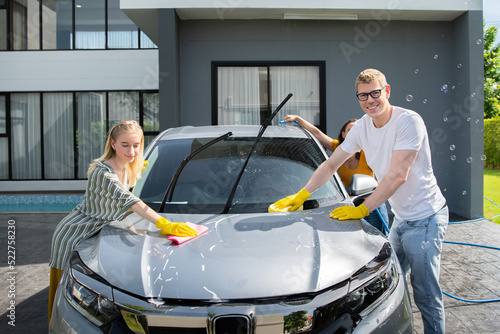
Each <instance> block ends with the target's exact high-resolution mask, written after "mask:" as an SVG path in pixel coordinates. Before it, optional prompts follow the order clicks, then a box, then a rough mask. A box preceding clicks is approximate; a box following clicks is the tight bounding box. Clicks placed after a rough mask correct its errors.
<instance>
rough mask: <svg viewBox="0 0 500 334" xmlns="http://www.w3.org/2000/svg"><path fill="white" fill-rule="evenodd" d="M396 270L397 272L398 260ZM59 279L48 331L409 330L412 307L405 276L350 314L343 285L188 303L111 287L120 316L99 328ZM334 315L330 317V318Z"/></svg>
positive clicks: (256, 333) (267, 333)
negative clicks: (363, 311)
mask: <svg viewBox="0 0 500 334" xmlns="http://www.w3.org/2000/svg"><path fill="white" fill-rule="evenodd" d="M398 270H399V272H400V273H401V271H400V269H399V265H398ZM65 281H66V280H64V279H63V280H62V283H61V285H60V287H59V289H58V291H57V294H56V301H55V307H54V310H53V315H52V319H51V323H50V333H89V334H92V333H139V334H141V333H143V334H155V333H163V332H167V331H168V332H170V331H172V332H174V333H185V334H201V333H209V334H218V333H225V332H231V333H241V334H247V333H248V334H271V333H280V334H281V333H299V332H300V333H325V334H326V333H359V334H361V333H363V334H366V333H408V334H411V333H413V319H412V309H411V304H410V299H409V294H408V291H407V288H406V285H405V282H404V275H402V274H400V275H398V282H397V285H396V287H395V289H394V290H393V291H392V292H391V293H390V294H388V295H387V296H386V297H385V298H384V300H383V301H382V302H381V303H380V304H378V305H377V307H376V308H374V309H373V310H371V311H370V313H368V314H367V315H365V316H363V317H362V319H361V320H355V319H353V318H352V317H351V316H350V315H349V314H347V313H346V312H343V310H342V308H340V301H341V300H342V298H343V297H344V296H345V295H346V293H347V284H344V285H339V286H336V287H335V288H333V289H331V290H328V291H324V292H322V293H320V294H317V295H315V296H309V297H308V296H307V295H304V296H298V297H297V298H296V299H292V300H291V299H290V298H288V297H287V298H286V299H282V300H278V299H273V300H258V301H253V302H251V301H241V302H237V303H236V302H224V301H220V302H212V303H202V302H198V303H197V302H192V301H175V302H172V303H170V304H167V302H168V301H163V300H151V299H150V300H148V301H146V300H141V299H138V298H135V297H133V296H131V295H129V294H126V293H123V292H121V291H117V290H115V291H114V301H115V304H116V306H117V307H118V309H119V310H120V313H121V317H119V318H118V319H116V320H115V321H113V322H112V323H110V324H107V325H106V326H104V327H102V328H99V327H97V326H95V325H94V324H93V323H91V322H90V321H88V320H87V319H86V318H85V317H83V316H82V315H81V314H80V313H79V312H77V311H76V310H75V309H74V308H73V306H72V305H71V304H70V303H69V302H68V300H67V299H66V298H65V296H64V293H63V292H64V290H65V289H64V284H65ZM333 318H334V319H335V320H334V321H331V319H333Z"/></svg>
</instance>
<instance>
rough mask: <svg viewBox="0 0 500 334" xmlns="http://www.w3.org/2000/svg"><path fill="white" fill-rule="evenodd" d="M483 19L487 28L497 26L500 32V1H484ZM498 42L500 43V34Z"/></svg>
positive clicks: (499, 34)
mask: <svg viewBox="0 0 500 334" xmlns="http://www.w3.org/2000/svg"><path fill="white" fill-rule="evenodd" d="M483 19H484V21H485V23H486V27H491V26H495V27H497V28H498V30H499V31H500V1H499V0H483ZM496 42H497V43H499V42H500V32H499V33H498V34H497V38H496Z"/></svg>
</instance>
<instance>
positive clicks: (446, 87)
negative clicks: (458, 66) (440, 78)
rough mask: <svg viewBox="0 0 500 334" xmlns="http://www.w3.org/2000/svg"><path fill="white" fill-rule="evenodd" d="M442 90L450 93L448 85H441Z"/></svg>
mask: <svg viewBox="0 0 500 334" xmlns="http://www.w3.org/2000/svg"><path fill="white" fill-rule="evenodd" d="M441 91H442V92H445V93H448V85H442V86H441Z"/></svg>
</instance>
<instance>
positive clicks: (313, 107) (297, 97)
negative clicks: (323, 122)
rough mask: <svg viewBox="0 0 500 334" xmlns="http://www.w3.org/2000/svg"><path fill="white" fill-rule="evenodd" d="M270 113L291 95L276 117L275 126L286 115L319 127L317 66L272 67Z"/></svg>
mask: <svg viewBox="0 0 500 334" xmlns="http://www.w3.org/2000/svg"><path fill="white" fill-rule="evenodd" d="M270 81H271V83H270V84H271V111H274V110H275V109H276V107H278V105H279V104H280V103H281V102H282V101H283V99H284V98H285V97H286V96H287V95H288V94H289V93H292V94H293V97H292V98H291V99H290V100H289V101H288V102H287V103H286V104H285V106H284V107H283V109H281V111H280V112H279V113H278V115H276V117H275V118H274V121H273V123H274V124H277V123H278V122H279V121H281V120H282V119H283V118H284V117H285V116H286V115H287V114H293V115H299V116H300V117H302V118H304V119H305V120H306V121H308V122H310V123H312V124H315V125H319V98H320V96H319V68H318V67H317V66H272V67H271V68H270Z"/></svg>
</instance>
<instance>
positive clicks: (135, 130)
mask: <svg viewBox="0 0 500 334" xmlns="http://www.w3.org/2000/svg"><path fill="white" fill-rule="evenodd" d="M143 151H144V134H143V131H142V128H141V127H140V125H139V124H138V123H137V122H136V121H120V122H119V123H117V124H116V125H115V126H113V128H112V129H111V131H110V132H109V135H108V138H107V141H106V147H105V149H104V154H103V155H102V156H101V157H100V158H98V159H96V160H94V161H93V162H92V163H91V164H90V167H89V169H88V172H87V177H88V182H87V188H86V191H85V195H84V199H83V202H82V203H80V204H79V205H78V206H77V207H76V208H75V209H74V210H73V211H72V212H71V213H70V214H69V215H68V216H66V217H65V218H64V219H63V220H62V221H61V222H60V223H59V224H58V225H57V227H56V230H55V232H54V236H53V238H52V249H51V258H50V263H49V266H50V287H49V322H50V316H51V313H52V306H53V303H54V298H55V293H56V289H57V285H58V284H59V281H60V279H61V275H62V272H63V268H64V266H65V265H66V264H67V263H68V261H69V257H70V256H71V253H72V252H73V250H74V249H75V247H76V245H77V244H78V243H79V242H80V241H82V240H84V239H86V238H88V237H90V236H92V235H93V234H95V233H97V232H98V231H100V230H101V229H102V228H103V227H104V226H105V225H107V224H109V223H110V222H112V221H115V220H118V221H120V220H122V219H124V218H125V217H126V216H128V215H129V214H131V213H132V212H135V213H137V214H138V215H140V216H141V217H143V218H144V219H147V220H148V221H150V222H152V223H155V224H156V227H157V228H159V229H161V230H162V231H161V234H174V235H177V236H183V237H188V236H196V235H197V234H198V232H197V231H195V230H194V229H192V228H191V227H189V226H188V225H186V224H185V223H172V222H170V221H168V220H167V219H165V218H164V217H161V216H160V215H159V214H158V213H157V212H155V211H154V210H153V209H151V208H150V207H149V206H147V205H146V204H145V203H144V202H143V201H141V200H140V199H139V198H138V197H136V196H134V195H133V194H132V193H131V192H130V190H129V189H130V187H133V186H134V185H135V182H136V181H137V179H139V177H140V174H141V171H142V167H143V164H144V158H143Z"/></svg>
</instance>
